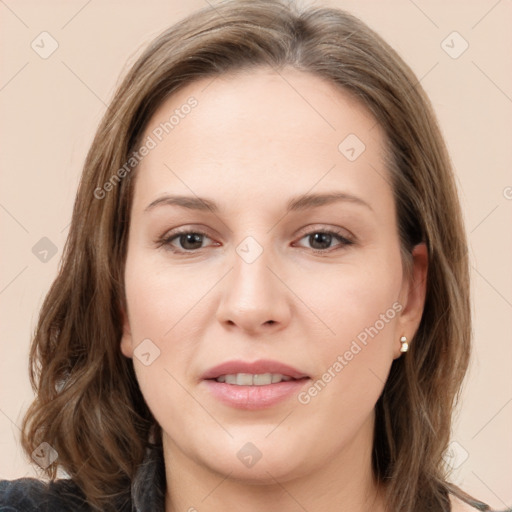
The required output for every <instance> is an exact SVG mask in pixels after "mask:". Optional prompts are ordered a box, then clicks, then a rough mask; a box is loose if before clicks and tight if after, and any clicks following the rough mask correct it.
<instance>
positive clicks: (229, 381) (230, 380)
mask: <svg viewBox="0 0 512 512" xmlns="http://www.w3.org/2000/svg"><path fill="white" fill-rule="evenodd" d="M225 382H226V384H236V375H226V376H225Z"/></svg>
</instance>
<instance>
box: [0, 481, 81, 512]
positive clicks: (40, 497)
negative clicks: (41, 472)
mask: <svg viewBox="0 0 512 512" xmlns="http://www.w3.org/2000/svg"><path fill="white" fill-rule="evenodd" d="M44 510H47V511H48V512H50V511H52V512H68V511H70V512H71V511H73V512H89V511H90V510H91V509H90V507H89V506H87V504H86V502H85V500H84V498H83V495H82V493H81V491H80V489H79V488H78V486H77V485H76V484H75V483H74V482H73V481H72V480H70V479H59V480H54V481H52V482H44V481H42V480H38V479H36V478H18V479H16V480H0V512H36V511H44Z"/></svg>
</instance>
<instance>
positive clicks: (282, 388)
mask: <svg viewBox="0 0 512 512" xmlns="http://www.w3.org/2000/svg"><path fill="white" fill-rule="evenodd" d="M309 380H310V379H309V378H308V379H298V380H289V381H282V382H277V383H275V384H268V385H266V386H237V385H236V384H226V383H225V382H217V381H216V380H204V381H203V382H204V383H205V384H206V386H207V387H208V390H209V391H210V392H211V393H212V395H213V396H214V397H215V398H217V399H218V400H220V401H221V402H223V403H224V404H226V405H229V406H231V407H234V408H236V409H249V410H255V409H267V408H269V407H272V406H273V405H276V404H278V403H280V402H282V401H284V400H286V399H288V398H290V397H292V396H294V395H295V396H297V395H298V393H299V392H300V390H301V388H303V387H304V385H305V384H306V383H307V382H309Z"/></svg>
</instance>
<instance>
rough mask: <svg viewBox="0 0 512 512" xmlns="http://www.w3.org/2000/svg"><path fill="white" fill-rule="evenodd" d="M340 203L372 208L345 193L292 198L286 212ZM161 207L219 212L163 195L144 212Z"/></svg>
mask: <svg viewBox="0 0 512 512" xmlns="http://www.w3.org/2000/svg"><path fill="white" fill-rule="evenodd" d="M340 201H343V202H349V203H353V204H356V205H360V206H364V207H366V208H368V209H370V210H371V211H373V208H372V207H371V206H370V205H369V204H368V203H367V202H366V201H364V200H363V199H361V198H360V197H357V196H355V195H353V194H349V193H347V192H332V193H328V194H303V195H300V196H297V197H292V198H291V199H290V200H289V201H288V203H287V206H286V212H296V211H303V210H307V209H310V208H318V207H319V206H324V205H328V204H332V203H335V202H340ZM162 205H167V206H181V207H182V208H187V209H189V210H199V211H207V210H209V211H210V212H213V213H217V212H218V211H219V206H218V205H217V203H215V201H212V200H211V199H206V198H203V197H197V196H195V197H193V196H169V195H165V196H162V197H159V198H157V199H155V200H154V201H153V202H152V203H150V204H149V205H148V206H147V207H146V209H145V210H144V212H148V211H150V210H152V209H153V208H155V207H156V206H162Z"/></svg>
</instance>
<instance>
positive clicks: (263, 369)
mask: <svg viewBox="0 0 512 512" xmlns="http://www.w3.org/2000/svg"><path fill="white" fill-rule="evenodd" d="M237 373H251V374H253V375H257V374H263V373H279V374H281V375H285V376H287V377H292V378H293V379H302V378H303V377H308V375H307V374H305V373H303V372H301V371H299V370H297V369H296V368H293V366H289V365H287V364H284V363H280V362H279V361H272V360H269V359H260V360H258V361H254V362H247V361H226V362H224V363H221V364H218V365H217V366H214V367H213V368H210V369H209V370H207V371H206V372H204V373H203V375H201V379H203V380H206V379H216V378H217V377H220V376H221V375H234V374H237Z"/></svg>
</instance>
